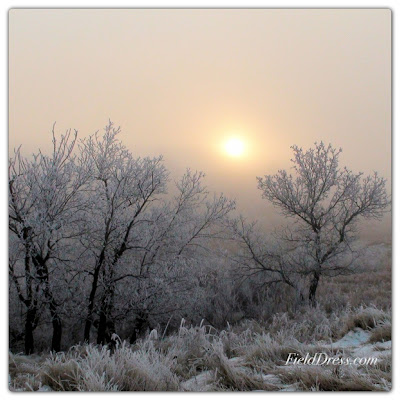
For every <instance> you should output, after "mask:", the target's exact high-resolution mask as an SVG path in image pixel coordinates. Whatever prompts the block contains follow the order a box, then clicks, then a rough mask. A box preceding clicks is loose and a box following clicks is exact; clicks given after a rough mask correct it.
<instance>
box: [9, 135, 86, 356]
mask: <svg viewBox="0 0 400 400" xmlns="http://www.w3.org/2000/svg"><path fill="white" fill-rule="evenodd" d="M76 135H77V133H76V132H75V134H72V133H71V131H68V132H67V133H66V134H65V135H63V136H61V138H60V140H57V139H56V135H55V134H54V128H53V151H52V154H51V155H50V156H47V155H45V154H43V153H42V152H41V151H39V152H38V153H36V154H33V156H32V157H31V158H26V157H23V156H22V155H21V152H20V149H18V150H17V151H16V152H15V154H14V155H13V157H11V158H10V160H9V184H8V188H9V230H10V262H9V274H10V281H11V282H12V283H13V285H14V287H15V289H16V291H17V294H18V298H19V300H20V301H21V303H22V304H23V305H24V306H25V309H26V312H25V327H24V338H25V339H24V340H25V352H26V353H27V354H30V353H31V352H33V350H34V341H33V331H34V330H35V328H36V327H37V324H38V321H39V317H40V314H41V313H42V312H43V310H44V309H47V310H48V311H49V313H50V317H51V324H52V327H53V337H52V345H51V348H52V349H53V350H55V351H59V350H60V346H61V335H62V317H61V313H62V310H61V305H62V302H63V301H62V299H61V297H60V296H62V295H64V294H66V293H67V292H66V291H65V286H66V280H67V279H68V263H69V261H71V248H73V245H74V240H75V239H76V238H77V237H79V236H80V235H81V234H82V225H81V212H82V209H83V198H82V197H81V191H82V189H83V188H84V186H85V185H86V183H87V181H88V173H87V172H88V171H87V170H85V169H84V168H83V165H84V163H82V160H81V159H78V158H77V157H76V156H74V155H73V150H74V147H75V143H76V137H77V136H76Z"/></svg>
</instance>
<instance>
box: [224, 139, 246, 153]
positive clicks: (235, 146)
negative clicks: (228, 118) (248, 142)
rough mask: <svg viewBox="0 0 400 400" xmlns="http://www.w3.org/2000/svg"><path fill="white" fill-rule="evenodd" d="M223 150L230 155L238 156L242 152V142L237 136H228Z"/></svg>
mask: <svg viewBox="0 0 400 400" xmlns="http://www.w3.org/2000/svg"><path fill="white" fill-rule="evenodd" d="M225 151H226V152H227V153H228V154H229V155H230V156H232V157H240V156H241V155H243V152H244V143H243V141H242V140H240V139H238V138H230V139H229V140H228V141H227V142H226V143H225Z"/></svg>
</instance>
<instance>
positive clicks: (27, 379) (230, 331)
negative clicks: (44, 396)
mask: <svg viewBox="0 0 400 400" xmlns="http://www.w3.org/2000/svg"><path fill="white" fill-rule="evenodd" d="M369 251H370V252H372V253H373V254H375V260H377V259H378V258H379V259H380V262H381V264H380V265H379V266H378V265H374V264H373V263H372V262H371V265H365V268H364V271H363V272H362V273H360V274H357V275H352V276H348V277H337V278H332V279H328V280H326V281H324V282H323V284H322V285H321V288H320V290H321V295H320V299H321V300H320V302H319V304H318V306H317V307H316V308H312V307H309V306H305V305H304V306H302V307H299V308H298V309H297V310H296V311H295V312H293V311H292V312H286V313H279V314H276V315H274V316H273V318H271V319H270V320H268V321H256V320H244V321H242V322H240V323H238V324H236V325H233V326H230V325H227V327H226V329H223V330H219V331H217V330H216V329H214V328H213V327H211V326H209V325H205V324H200V325H199V326H197V327H196V326H187V325H186V323H185V321H184V320H182V323H181V327H180V328H179V330H178V331H177V332H175V333H173V334H171V335H169V336H166V335H164V334H163V332H161V331H160V332H159V331H157V330H153V331H151V332H150V333H149V334H148V335H147V336H146V337H145V338H143V339H141V340H139V341H138V342H136V343H135V344H134V345H129V344H127V343H126V342H120V341H119V339H118V338H116V341H115V343H116V344H115V345H114V346H111V347H110V346H108V347H107V346H103V347H101V346H95V345H77V346H74V347H72V348H71V349H70V350H69V351H67V352H60V353H52V354H49V353H47V354H46V353H43V354H37V355H32V356H24V355H18V354H10V356H9V366H10V370H9V372H10V389H11V390H13V391H25V390H28V391H70V390H74V391H260V390H263V391H264V390H265V391H344V390H354V391H360V390H366V391H388V390H390V389H391V308H390V302H391V290H390V288H391V268H390V248H389V247H388V246H383V245H377V246H372V247H371V248H370V250H369ZM379 252H380V255H379V257H378V256H377V254H379ZM367 255H368V254H367ZM367 258H368V257H367ZM369 259H370V260H372V257H369ZM377 282H379V284H377ZM291 353H296V354H297V357H306V356H307V354H308V355H309V356H313V355H316V354H323V356H322V357H323V358H322V359H323V360H326V359H327V357H332V358H335V359H338V360H342V361H339V362H336V363H335V364H332V363H328V362H322V363H321V362H320V363H319V364H320V365H316V364H314V365H302V363H299V364H298V365H293V363H292V362H287V361H288V357H289V355H290V354H291ZM371 358H375V361H372V362H370V361H371ZM346 359H349V360H350V363H349V364H348V365H346V364H345V363H344V361H343V360H346ZM320 360H321V359H320ZM354 360H355V361H357V360H358V363H354V364H353V363H352V361H354ZM360 360H361V361H360ZM328 364H329V365H328ZM341 364H342V365H341Z"/></svg>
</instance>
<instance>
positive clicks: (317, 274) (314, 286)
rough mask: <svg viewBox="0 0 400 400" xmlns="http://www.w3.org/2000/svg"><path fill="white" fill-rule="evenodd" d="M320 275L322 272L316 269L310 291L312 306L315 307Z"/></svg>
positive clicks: (309, 297)
mask: <svg viewBox="0 0 400 400" xmlns="http://www.w3.org/2000/svg"><path fill="white" fill-rule="evenodd" d="M320 275H321V274H320V272H319V271H314V273H313V276H312V279H311V283H310V290H309V293H308V300H309V302H310V305H311V306H312V307H315V306H316V305H317V303H316V300H315V295H316V292H317V288H318V283H319V278H320Z"/></svg>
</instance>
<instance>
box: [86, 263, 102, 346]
mask: <svg viewBox="0 0 400 400" xmlns="http://www.w3.org/2000/svg"><path fill="white" fill-rule="evenodd" d="M100 267H101V264H100V265H99V266H97V267H96V269H95V270H94V274H93V282H92V289H91V291H90V294H89V304H88V313H87V316H86V321H85V331H84V334H83V340H84V341H85V342H87V343H89V341H90V328H91V327H92V323H93V308H94V299H95V296H96V291H97V286H98V281H99V274H100Z"/></svg>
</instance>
